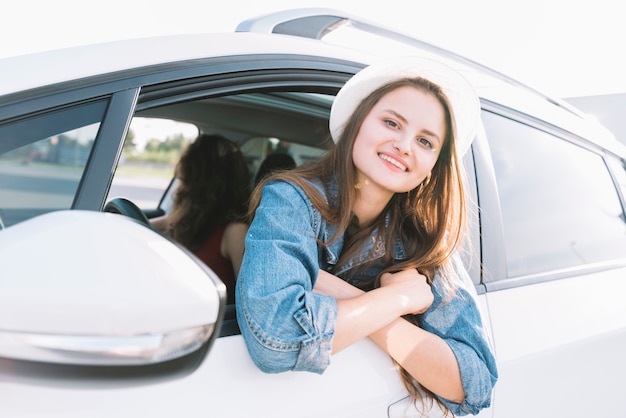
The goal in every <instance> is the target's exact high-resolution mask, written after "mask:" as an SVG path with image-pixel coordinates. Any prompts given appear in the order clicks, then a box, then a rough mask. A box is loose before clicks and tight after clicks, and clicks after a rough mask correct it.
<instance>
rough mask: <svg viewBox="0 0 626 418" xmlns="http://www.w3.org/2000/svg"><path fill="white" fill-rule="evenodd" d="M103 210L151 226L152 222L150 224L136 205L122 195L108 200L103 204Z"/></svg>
mask: <svg viewBox="0 0 626 418" xmlns="http://www.w3.org/2000/svg"><path fill="white" fill-rule="evenodd" d="M104 211H105V212H109V213H117V214H120V215H124V216H128V217H129V218H132V219H134V220H136V221H138V222H139V223H141V224H143V225H144V226H147V227H148V228H152V224H150V220H149V219H148V217H147V216H146V214H145V213H143V211H142V210H141V209H139V207H137V205H135V204H134V203H133V202H131V201H130V200H128V199H126V198H124V197H116V198H115V199H112V200H109V201H108V202H107V204H106V205H105V206H104Z"/></svg>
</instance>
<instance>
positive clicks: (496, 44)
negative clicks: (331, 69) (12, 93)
mask: <svg viewBox="0 0 626 418" xmlns="http://www.w3.org/2000/svg"><path fill="white" fill-rule="evenodd" d="M300 7H324V8H333V9H340V10H344V11H346V12H348V13H350V14H354V15H358V16H361V17H363V18H365V19H367V20H369V21H373V22H378V23H380V24H382V25H384V26H387V27H392V28H396V29H399V30H401V31H403V32H406V33H409V34H411V35H413V36H416V37H418V38H421V39H423V40H425V41H428V42H431V43H434V44H436V45H438V46H440V47H443V48H447V49H450V50H452V51H454V52H457V53H460V54H462V55H465V56H467V57H468V58H470V59H472V60H474V61H478V62H480V63H482V64H485V65H488V66H491V67H493V68H495V69H497V70H498V71H501V72H503V73H505V74H508V75H510V76H512V77H514V78H517V79H518V80H520V81H521V82H523V83H525V84H528V85H530V86H532V87H534V88H536V89H538V90H542V91H544V92H546V93H548V94H551V95H555V96H560V97H573V96H586V95H599V94H611V93H626V76H625V75H626V60H625V59H624V57H623V54H624V50H625V49H626V46H625V45H624V44H625V43H626V24H624V22H623V20H624V18H623V13H622V5H621V3H620V2H619V1H615V0H594V1H589V0H584V1H583V0H524V1H521V0H518V1H507V0H504V1H503V0H428V1H423V0H383V1H376V2H368V1H367V0H311V1H294V0H265V1H260V0H222V1H219V2H218V1H211V0H204V1H201V0H176V1H172V2H158V1H154V0H109V1H106V2H92V1H85V0H55V1H50V0H19V1H11V2H8V1H7V2H5V4H4V5H3V7H2V9H3V10H2V13H1V14H0V39H2V42H0V57H4V56H11V55H18V54H23V53H30V52H35V51H38V50H45V49H53V48H58V47H65V46H72V45H79V44H87V43H93V42H102V41H110V40H118V39H123V38H137V37H145V36H157V35H164V34H178V33H197V32H232V31H234V29H235V28H236V26H237V24H238V23H239V22H240V21H242V20H245V19H247V18H249V17H253V16H257V15H260V14H266V13H270V12H273V11H277V10H282V9H291V8H300Z"/></svg>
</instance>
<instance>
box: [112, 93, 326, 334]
mask: <svg viewBox="0 0 626 418" xmlns="http://www.w3.org/2000/svg"><path fill="white" fill-rule="evenodd" d="M332 99H333V96H330V95H324V94H317V93H304V92H254V93H244V94H237V95H230V96H222V97H210V98H203V99H197V100H192V101H185V102H176V103H172V104H166V105H162V106H159V107H153V108H149V109H145V110H141V111H139V112H137V113H136V114H135V118H134V119H133V123H131V127H130V130H131V131H132V130H133V128H134V126H139V124H138V123H135V122H136V121H137V122H139V121H140V120H141V123H142V124H146V123H149V122H150V120H167V121H176V122H179V123H181V122H182V123H185V124H191V125H193V126H195V127H196V128H197V132H198V133H207V134H220V135H223V136H225V137H227V138H229V139H231V140H232V141H234V142H235V143H237V144H238V145H239V147H240V149H241V151H242V152H243V154H244V157H245V159H246V162H247V164H248V169H249V172H250V184H251V186H254V181H255V177H256V175H257V173H258V171H259V168H260V166H261V164H262V162H263V161H264V160H265V158H266V157H267V156H268V155H272V154H277V153H282V154H288V155H290V156H291V157H292V158H293V160H294V161H295V163H296V165H301V164H303V163H306V162H309V161H312V160H315V159H317V158H319V156H321V155H322V154H324V152H325V151H326V148H327V147H328V145H329V144H331V143H332V142H331V141H332V140H331V139H330V134H329V130H328V117H329V114H330V105H331V103H332ZM136 135H137V133H136V132H133V136H135V137H136ZM164 135H166V134H165V133H164ZM170 135H171V134H170ZM159 139H160V140H165V139H166V137H161V138H159ZM186 139H187V140H189V141H192V140H193V139H194V137H190V138H186ZM127 140H128V137H127ZM128 164H132V162H129V161H124V159H122V160H121V161H120V163H119V165H118V169H117V171H116V173H115V176H114V179H113V182H112V185H111V189H110V191H109V195H108V198H107V202H108V203H107V206H106V208H105V210H106V211H110V212H116V213H122V214H125V215H128V216H131V217H133V218H135V219H139V220H141V221H145V218H144V219H143V220H142V219H141V218H142V215H145V216H146V217H147V218H148V219H150V218H154V217H157V216H160V215H163V214H165V213H166V212H167V211H168V210H169V208H170V207H171V204H172V197H173V192H174V191H175V189H176V186H177V181H176V179H175V178H174V177H173V164H170V167H169V170H170V171H169V172H170V173H171V175H170V177H167V178H163V177H162V174H160V176H161V182H160V183H158V182H146V175H149V171H146V172H141V171H140V172H139V174H135V177H136V181H133V180H132V179H131V180H130V181H129V175H128V174H127V172H126V171H125V170H124V165H128ZM129 184H134V185H135V186H134V187H133V186H131V185H129ZM155 184H160V186H158V185H157V186H155ZM151 185H152V186H151ZM146 189H152V193H153V195H154V198H152V200H150V199H148V200H146V199H145V193H146ZM135 193H137V194H135ZM136 208H139V209H140V212H137V211H136ZM238 332H239V331H238V327H237V323H236V319H235V311H234V305H229V306H228V307H227V311H226V315H225V321H224V323H223V325H222V330H221V335H222V336H225V335H232V334H236V333H238Z"/></svg>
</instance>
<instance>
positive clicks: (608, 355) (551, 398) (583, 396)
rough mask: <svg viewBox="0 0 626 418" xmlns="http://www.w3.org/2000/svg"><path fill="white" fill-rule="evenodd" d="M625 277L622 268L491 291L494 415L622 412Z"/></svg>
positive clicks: (608, 414)
mask: <svg viewBox="0 0 626 418" xmlns="http://www.w3.org/2000/svg"><path fill="white" fill-rule="evenodd" d="M625 276H626V269H624V268H622V269H615V270H612V271H607V272H603V273H596V274H588V275H584V276H579V277H571V278H567V279H562V280H554V281H548V282H544V283H541V284H534V285H528V286H522V287H517V288H511V289H506V290H500V291H495V292H489V293H488V294H487V302H488V305H489V310H490V313H491V323H492V327H493V333H494V339H495V341H496V355H497V358H498V364H499V369H498V370H499V373H500V378H499V381H498V384H497V385H496V389H495V402H494V407H495V412H496V413H495V416H497V417H506V418H516V417H520V418H522V417H523V418H528V417H534V418H541V417H550V418H552V417H570V418H573V417H581V418H583V417H591V416H605V417H616V416H621V413H619V412H618V411H619V410H621V403H622V399H623V383H622V382H621V377H622V376H624V375H626V362H625V361H624V353H626V304H625V303H624V300H623V295H624V293H626V282H625V281H624V277H625ZM589 393H596V394H599V393H602V394H603V395H602V398H601V399H600V398H597V397H590V396H589Z"/></svg>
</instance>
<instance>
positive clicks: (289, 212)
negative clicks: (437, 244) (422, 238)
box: [236, 181, 497, 415]
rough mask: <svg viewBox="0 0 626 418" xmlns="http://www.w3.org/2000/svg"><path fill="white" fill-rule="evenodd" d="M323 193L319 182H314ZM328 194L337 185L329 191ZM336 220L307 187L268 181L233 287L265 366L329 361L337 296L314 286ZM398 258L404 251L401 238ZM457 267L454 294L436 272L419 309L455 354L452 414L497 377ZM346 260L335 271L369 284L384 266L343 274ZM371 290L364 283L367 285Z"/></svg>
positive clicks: (329, 253) (332, 252) (332, 257)
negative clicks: (458, 392)
mask: <svg viewBox="0 0 626 418" xmlns="http://www.w3.org/2000/svg"><path fill="white" fill-rule="evenodd" d="M318 189H320V191H321V187H319V186H318ZM329 194H330V195H331V196H326V198H327V199H333V198H334V197H335V196H333V194H336V191H335V190H332V189H331V191H330V193H329ZM335 231H336V226H334V225H332V224H329V223H328V222H326V221H325V220H324V219H323V218H322V216H321V214H320V213H319V211H318V210H317V209H316V208H315V207H314V206H313V204H312V202H311V201H310V200H309V198H308V197H307V195H306V194H305V193H304V191H303V190H302V189H301V188H300V187H298V186H295V185H293V184H291V183H288V182H284V181H275V182H270V183H269V184H267V185H266V186H265V188H264V189H263V196H262V198H261V203H260V205H259V207H258V208H257V210H256V214H255V217H254V220H253V222H252V224H251V226H250V229H249V230H248V234H247V236H246V242H245V253H244V258H243V262H242V265H241V269H240V271H239V276H238V279H237V285H236V305H237V319H238V322H239V326H240V329H241V334H242V336H243V337H244V340H245V342H246V345H247V347H248V351H249V353H250V356H251V357H252V360H253V361H254V363H255V364H256V365H257V367H259V369H261V370H262V371H264V372H267V373H279V372H283V371H287V370H300V371H310V372H315V373H320V374H321V373H322V372H323V371H324V370H325V369H326V367H328V365H329V364H330V357H331V349H332V339H333V335H334V328H335V321H336V317H337V302H336V300H335V299H334V298H332V297H330V296H325V295H321V294H318V293H314V292H313V287H314V285H315V281H316V279H317V275H318V271H319V269H324V270H326V271H330V270H331V269H332V268H333V267H334V265H335V264H336V262H337V260H338V259H339V255H340V254H341V249H342V246H343V237H342V236H340V237H339V238H338V239H337V240H336V241H334V242H332V243H331V244H330V245H328V246H324V245H321V244H320V242H328V241H329V240H330V238H331V237H332V236H333V234H334V233H335ZM370 245H371V247H370V248H369V250H371V249H373V250H374V251H365V252H364V253H363V254H364V255H363V257H362V259H359V260H353V262H352V263H361V262H364V261H368V260H369V259H368V260H366V259H365V257H381V258H382V256H383V255H384V251H385V249H384V245H383V244H382V243H381V242H372V243H370ZM395 247H396V248H395V249H394V251H395V258H396V260H401V259H403V258H405V257H406V255H405V253H404V248H403V246H402V243H401V242H400V241H397V242H396V245H395ZM453 265H454V270H455V271H456V273H457V274H458V275H459V281H460V282H461V283H460V285H459V287H458V290H457V292H456V294H455V295H454V297H453V298H452V299H451V300H450V301H448V302H446V303H442V300H443V294H442V288H441V282H440V280H438V275H435V277H434V278H433V284H432V291H433V294H434V296H435V299H434V302H433V304H432V305H431V307H430V308H429V309H428V310H427V311H426V312H425V313H424V314H423V315H420V316H421V318H420V325H421V327H422V328H423V329H424V330H426V331H429V332H432V333H434V334H436V335H438V336H440V337H441V338H442V339H444V341H445V342H446V343H447V344H448V345H449V346H450V348H451V349H452V351H453V352H454V354H455V356H456V359H457V362H458V364H459V368H460V371H461V379H462V384H463V389H464V390H465V395H466V397H465V399H464V401H463V402H462V403H461V404H457V403H454V402H450V401H447V400H446V399H440V400H441V401H442V402H443V403H444V404H445V405H446V406H448V408H450V409H451V411H452V412H454V413H455V414H457V415H465V414H467V413H472V414H476V413H478V411H479V410H480V409H482V408H485V407H488V406H489V405H490V402H491V394H492V390H493V386H494V385H495V382H496V380H497V371H496V364H495V359H494V356H493V353H492V350H491V347H490V345H489V343H488V340H487V338H486V335H485V331H484V329H483V324H482V321H481V317H480V313H479V311H478V307H477V304H476V300H475V289H474V285H473V284H472V282H471V280H470V278H469V275H468V274H467V272H466V270H465V268H464V267H463V265H462V263H461V261H460V259H458V257H456V256H455V259H454V262H453ZM352 266H353V265H352V264H348V265H347V266H344V267H345V268H342V269H341V270H339V271H335V272H334V274H335V275H337V276H338V277H342V278H343V279H344V280H347V281H348V282H349V283H351V284H353V285H355V286H357V287H360V288H369V287H370V283H371V281H372V278H375V277H376V276H377V275H378V274H379V273H380V271H381V270H382V268H383V265H382V259H381V263H380V264H376V263H374V266H373V267H370V268H369V270H367V271H365V272H362V271H361V272H359V276H358V277H351V278H346V277H344V276H343V275H342V272H344V271H346V270H347V269H349V268H350V267H352ZM364 290H368V289H364Z"/></svg>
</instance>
